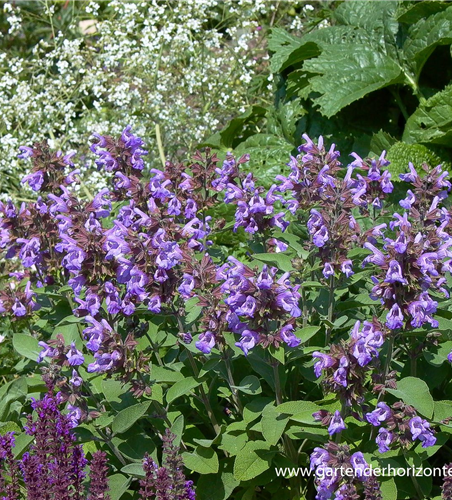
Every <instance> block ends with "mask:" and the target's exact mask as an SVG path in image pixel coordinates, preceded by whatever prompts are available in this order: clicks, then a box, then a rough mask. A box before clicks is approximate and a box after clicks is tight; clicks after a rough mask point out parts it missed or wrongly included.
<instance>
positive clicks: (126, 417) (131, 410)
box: [112, 401, 151, 434]
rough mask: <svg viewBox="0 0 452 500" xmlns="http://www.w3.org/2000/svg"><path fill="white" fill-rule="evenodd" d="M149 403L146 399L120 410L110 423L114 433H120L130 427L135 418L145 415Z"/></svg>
mask: <svg viewBox="0 0 452 500" xmlns="http://www.w3.org/2000/svg"><path fill="white" fill-rule="evenodd" d="M150 405H151V401H146V402H144V403H139V404H136V405H133V406H129V407H128V408H125V409H124V410H121V411H120V412H119V413H118V414H117V415H116V416H115V418H114V420H113V423H112V430H113V432H114V434H121V433H122V432H125V431H127V430H128V429H130V428H131V427H132V425H133V424H134V423H135V422H136V421H137V420H139V419H140V418H141V417H143V416H144V415H146V412H147V411H148V409H149V406H150Z"/></svg>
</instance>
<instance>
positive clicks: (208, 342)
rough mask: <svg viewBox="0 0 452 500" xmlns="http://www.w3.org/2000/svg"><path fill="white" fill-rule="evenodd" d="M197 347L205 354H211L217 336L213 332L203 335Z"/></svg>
mask: <svg viewBox="0 0 452 500" xmlns="http://www.w3.org/2000/svg"><path fill="white" fill-rule="evenodd" d="M195 346H196V347H197V348H198V349H199V350H200V351H201V352H203V353H204V354H209V353H210V351H211V350H212V349H213V348H214V347H215V335H214V334H213V333H212V332H205V333H201V334H200V335H199V337H198V341H197V342H196V343H195Z"/></svg>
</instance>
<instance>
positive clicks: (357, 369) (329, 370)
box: [312, 320, 385, 404]
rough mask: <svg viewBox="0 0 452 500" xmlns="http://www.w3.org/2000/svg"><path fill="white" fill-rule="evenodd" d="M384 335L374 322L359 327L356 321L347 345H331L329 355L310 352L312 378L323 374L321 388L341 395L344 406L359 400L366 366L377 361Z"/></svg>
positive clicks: (379, 326) (378, 324) (382, 330)
mask: <svg viewBox="0 0 452 500" xmlns="http://www.w3.org/2000/svg"><path fill="white" fill-rule="evenodd" d="M384 336H385V334H384V329H383V327H382V326H381V325H380V323H379V322H378V321H377V320H373V321H372V322H370V321H364V322H363V324H362V325H361V322H360V321H357V322H356V323H355V326H354V327H353V329H352V331H351V335H350V339H349V340H348V341H347V342H342V343H341V344H333V345H332V346H331V349H330V352H329V354H325V353H322V352H319V351H315V352H313V353H312V356H313V358H314V359H315V360H316V362H315V363H314V373H315V375H316V376H317V377H320V376H321V375H322V374H323V373H324V372H325V378H324V380H323V383H324V385H325V387H326V388H327V389H329V390H332V391H334V392H338V393H340V394H342V395H343V396H344V398H345V400H346V401H347V402H348V404H350V401H351V400H358V401H361V398H362V395H363V393H364V387H363V384H364V381H365V374H366V371H367V370H368V365H370V364H371V363H372V361H373V360H376V359H377V358H378V356H379V349H380V348H381V347H382V345H383V343H384Z"/></svg>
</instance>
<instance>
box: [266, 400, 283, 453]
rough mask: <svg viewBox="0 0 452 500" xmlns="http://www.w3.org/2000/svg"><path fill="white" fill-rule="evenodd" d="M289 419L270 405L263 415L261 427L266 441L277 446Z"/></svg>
mask: <svg viewBox="0 0 452 500" xmlns="http://www.w3.org/2000/svg"><path fill="white" fill-rule="evenodd" d="M288 421H289V417H287V416H284V415H282V414H281V413H280V412H279V411H278V410H277V409H276V408H275V407H274V406H273V405H268V406H267V407H266V408H265V410H264V411H263V413H262V420H261V427H262V435H263V436H264V439H265V441H267V442H268V443H270V444H272V445H276V444H277V443H278V441H279V440H280V438H281V436H282V434H283V432H284V430H285V428H286V424H287V422H288Z"/></svg>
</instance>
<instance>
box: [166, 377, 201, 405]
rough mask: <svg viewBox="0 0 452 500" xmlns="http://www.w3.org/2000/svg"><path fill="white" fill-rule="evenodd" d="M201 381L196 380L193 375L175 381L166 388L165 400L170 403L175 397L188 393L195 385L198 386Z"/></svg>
mask: <svg viewBox="0 0 452 500" xmlns="http://www.w3.org/2000/svg"><path fill="white" fill-rule="evenodd" d="M200 383H201V382H198V381H197V380H195V379H194V378H193V377H187V378H184V379H183V380H180V381H179V382H176V383H175V384H174V385H173V386H172V387H170V388H169V389H168V392H167V393H166V401H167V402H168V404H169V403H172V402H173V401H174V400H175V399H177V398H180V397H181V396H184V395H188V394H190V391H192V390H193V389H194V388H195V387H198V385H200Z"/></svg>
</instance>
